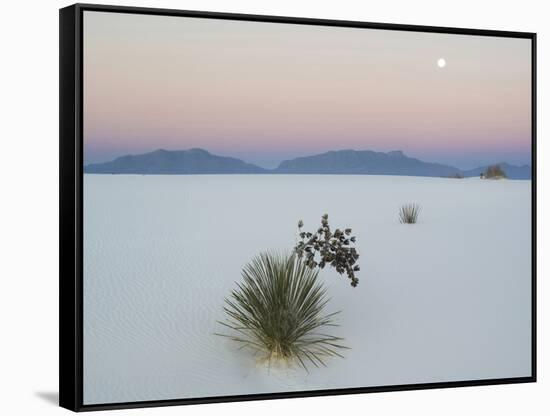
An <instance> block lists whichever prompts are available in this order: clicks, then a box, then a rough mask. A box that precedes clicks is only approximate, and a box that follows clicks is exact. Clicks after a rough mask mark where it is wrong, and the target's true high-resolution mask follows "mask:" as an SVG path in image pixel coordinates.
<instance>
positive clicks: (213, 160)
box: [84, 149, 265, 175]
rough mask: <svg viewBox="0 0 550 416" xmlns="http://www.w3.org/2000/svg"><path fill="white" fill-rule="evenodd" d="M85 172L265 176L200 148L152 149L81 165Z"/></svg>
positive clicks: (252, 166) (239, 163)
mask: <svg viewBox="0 0 550 416" xmlns="http://www.w3.org/2000/svg"><path fill="white" fill-rule="evenodd" d="M84 172H85V173H137V174H150V175H162V174H164V175H170V174H173V175H185V174H187V175H190V174H207V173H211V174H212V173H224V174H226V173H227V174H229V173H265V169H262V168H260V167H259V166H256V165H252V164H250V163H246V162H243V161H242V160H240V159H235V158H232V157H225V156H216V155H213V154H212V153H209V152H207V151H206V150H203V149H189V150H163V149H159V150H155V151H154V152H150V153H144V154H141V155H126V156H121V157H117V158H116V159H115V160H113V161H112V162H106V163H93V164H90V165H86V166H84Z"/></svg>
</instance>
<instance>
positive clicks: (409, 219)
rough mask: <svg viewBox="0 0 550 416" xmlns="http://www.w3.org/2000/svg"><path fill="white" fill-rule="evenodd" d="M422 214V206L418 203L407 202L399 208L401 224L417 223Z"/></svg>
mask: <svg viewBox="0 0 550 416" xmlns="http://www.w3.org/2000/svg"><path fill="white" fill-rule="evenodd" d="M418 214H420V206H419V205H418V204H414V203H413V204H406V205H403V206H401V208H400V209H399V222H400V223H401V224H416V221H417V220H418Z"/></svg>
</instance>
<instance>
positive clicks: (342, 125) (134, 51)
mask: <svg viewBox="0 0 550 416" xmlns="http://www.w3.org/2000/svg"><path fill="white" fill-rule="evenodd" d="M530 48H531V44H530V41H529V40H527V39H511V38H497V37H480V36H467V35H447V34H433V33H418V32H402V31H389V30H374V29H354V28H334V27H320V26H307V25H296V24H273V23H261V22H242V21H226V20H211V19H198V18H182V17H167V16H148V15H136V14H119V13H103V12H85V19H84V97H85V98H84V145H85V162H86V163H88V162H96V161H105V160H110V159H113V158H114V157H117V156H120V155H123V154H129V153H130V154H132V153H143V152H148V151H151V150H154V149H158V148H165V149H174V150H176V149H188V148H192V147H201V148H204V149H207V150H209V151H211V152H212V153H217V154H222V155H229V156H236V157H240V158H242V159H244V160H246V161H249V162H252V163H257V164H259V165H262V166H266V167H271V166H275V165H277V164H278V162H279V161H281V160H282V159H287V158H293V157H296V156H301V155H309V154H316V153H320V152H324V151H328V150H338V149H356V150H367V149H368V150H377V151H389V150H403V151H405V152H406V153H407V154H409V155H411V156H416V157H419V158H422V159H424V160H429V161H438V162H443V163H450V164H454V165H456V166H459V167H474V166H476V165H479V164H484V163H489V162H498V161H508V162H512V163H528V162H529V160H530V152H531V148H530V146H531V106H530V102H531V101H530V100H531V55H530V53H531V49H530ZM439 58H444V59H445V60H446V63H447V64H446V66H445V67H444V68H440V67H438V65H437V60H438V59H439Z"/></svg>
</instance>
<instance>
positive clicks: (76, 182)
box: [59, 4, 537, 411]
mask: <svg viewBox="0 0 550 416" xmlns="http://www.w3.org/2000/svg"><path fill="white" fill-rule="evenodd" d="M84 11H101V12H110V13H135V14H147V15H162V16H183V17H201V18H208V19H226V20H238V21H255V22H272V23H296V24H302V25H320V26H336V27H353V28H368V29H387V30H398V31H410V32H433V33H444V34H463V35H473V36H496V37H510V38H524V39H529V40H530V41H531V48H532V49H531V51H532V55H531V56H532V85H531V88H532V90H531V91H532V97H531V105H532V120H531V133H532V134H531V138H532V160H531V167H532V182H531V198H532V200H531V206H532V211H531V227H532V228H531V233H532V242H531V243H532V282H531V288H532V293H531V305H532V311H531V322H532V328H531V334H532V337H531V341H532V346H531V354H532V360H531V362H532V369H531V375H530V376H528V377H517V378H500V379H485V380H464V381H453V382H434V383H421V384H407V385H392V386H380V387H365V388H345V389H331V390H315V391H301V392H299V391H297V392H284V393H269V394H250V395H236V396H222V397H203V398H200V397H198V398H190V399H173V400H152V401H139V402H124V403H108V404H93V405H84V404H83V310H82V307H83V280H82V279H83V250H82V238H83V235H82V231H83V218H82V217H83V213H82V207H83V194H82V188H83V82H82V70H83V54H82V45H83V31H82V20H83V13H84ZM59 13H60V14H59V16H60V17H59V34H60V44H59V50H60V52H59V67H60V70H59V88H60V89H59V94H60V95H59V97H60V107H59V132H60V133H59V140H60V153H59V163H60V164H59V169H60V176H59V181H60V182H59V185H60V188H59V189H60V199H59V204H60V211H59V215H60V217H59V219H60V221H59V224H60V228H59V237H60V239H59V241H60V246H59V404H60V406H62V407H64V408H67V409H70V410H73V411H92V410H107V409H123V408H138V407H151V406H169V405H183V404H197V403H216V402H230V401H247V400H266V399H278V398H295V397H311V396H325V395H343V394H356V393H373V392H388V391H400V390H419V389H433V388H449V387H465V386H481V385H495V384H509V383H531V382H535V381H536V371H537V364H536V361H537V355H536V354H537V338H536V334H537V331H536V330H537V321H536V308H537V302H536V301H537V298H536V296H537V292H536V247H537V246H536V244H537V239H536V201H537V191H536V188H537V186H536V183H537V181H536V121H537V120H536V106H537V100H536V33H527V32H510V31H495V30H480V29H462V28H450V27H435V26H415V25H402V24H387V23H366V22H355V21H341V20H327V19H310V18H297V17H280V16H262V15H246V14H232V13H214V12H202V11H186V10H170V9H155V8H143V7H125V6H106V5H92V4H75V5H72V6H69V7H66V8H63V9H60V12H59Z"/></svg>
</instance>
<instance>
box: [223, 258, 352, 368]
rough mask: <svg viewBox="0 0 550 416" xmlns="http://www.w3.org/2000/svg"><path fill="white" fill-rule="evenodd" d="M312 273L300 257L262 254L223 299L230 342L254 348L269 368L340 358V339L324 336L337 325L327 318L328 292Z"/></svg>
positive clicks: (224, 323) (303, 364) (252, 262)
mask: <svg viewBox="0 0 550 416" xmlns="http://www.w3.org/2000/svg"><path fill="white" fill-rule="evenodd" d="M317 275H318V270H314V269H311V268H310V267H308V266H306V265H305V264H304V262H303V261H302V260H301V259H299V258H298V257H297V256H296V255H290V256H287V255H282V254H276V253H262V254H260V255H258V256H256V257H255V258H254V259H253V260H252V261H251V262H250V263H249V264H247V265H246V266H245V267H244V269H243V271H242V277H243V280H242V282H241V283H238V284H237V286H238V287H237V289H235V290H233V291H232V292H231V295H230V297H228V298H226V299H225V306H224V311H225V313H226V314H227V320H226V321H225V322H220V323H221V324H222V325H224V326H226V327H227V328H229V329H231V331H232V332H233V333H232V334H231V335H226V334H217V335H222V336H225V337H228V338H230V339H232V340H233V341H236V342H238V343H239V344H241V346H242V347H247V348H251V349H253V350H254V351H255V352H256V353H258V354H260V355H261V358H262V359H263V360H266V361H267V362H268V363H269V364H271V362H272V361H284V362H286V363H288V364H291V365H292V364H293V363H299V365H301V366H302V367H304V368H305V369H306V370H307V364H308V363H311V364H313V365H315V366H319V365H323V366H324V365H325V359H326V358H328V357H331V356H339V357H342V355H340V353H339V352H338V350H341V349H343V348H346V347H344V346H343V345H341V344H340V342H341V341H342V340H343V339H342V338H339V337H336V336H333V335H329V334H326V333H324V332H323V331H324V330H326V329H328V328H329V327H332V326H336V325H335V324H334V322H333V317H334V315H336V314H337V313H338V312H334V313H330V314H325V313H324V308H325V306H326V304H327V302H328V300H329V299H328V297H327V294H326V289H325V287H324V286H323V284H322V283H321V282H320V281H319V280H317Z"/></svg>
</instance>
